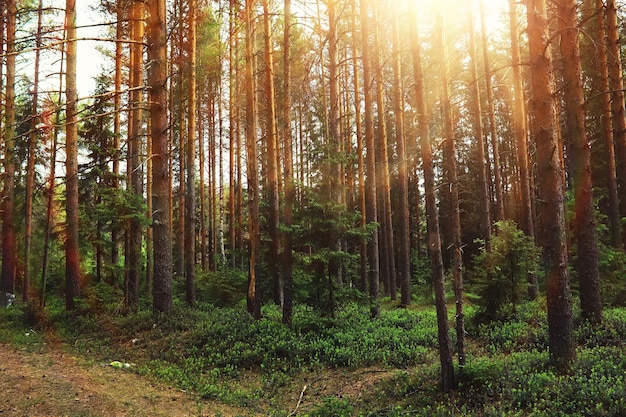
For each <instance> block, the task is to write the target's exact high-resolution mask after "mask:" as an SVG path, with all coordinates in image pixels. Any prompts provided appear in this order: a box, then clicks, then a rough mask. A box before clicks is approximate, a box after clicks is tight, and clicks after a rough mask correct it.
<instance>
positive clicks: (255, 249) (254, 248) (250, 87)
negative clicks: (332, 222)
mask: <svg viewBox="0 0 626 417" xmlns="http://www.w3.org/2000/svg"><path fill="white" fill-rule="evenodd" d="M253 5H254V0H246V6H245V7H246V10H245V21H246V22H245V24H246V76H245V80H246V81H245V85H246V148H247V168H248V170H247V171H248V211H249V212H248V233H249V244H248V245H249V247H248V249H249V270H248V296H247V303H248V312H249V313H250V314H252V315H253V316H254V318H255V319H257V320H258V319H260V318H261V299H260V294H259V280H258V274H257V268H258V265H259V255H260V247H259V245H260V233H261V232H260V227H259V177H258V173H257V144H256V125H257V120H256V97H255V82H254V55H253V46H254V20H253V19H254V16H253Z"/></svg>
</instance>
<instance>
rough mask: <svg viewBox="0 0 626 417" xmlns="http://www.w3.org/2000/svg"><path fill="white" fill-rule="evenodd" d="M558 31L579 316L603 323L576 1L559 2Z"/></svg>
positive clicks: (589, 146) (561, 0)
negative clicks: (570, 167) (573, 211)
mask: <svg viewBox="0 0 626 417" xmlns="http://www.w3.org/2000/svg"><path fill="white" fill-rule="evenodd" d="M556 5H557V8H558V13H557V15H558V17H559V19H558V21H559V30H560V33H561V55H562V57H563V81H564V84H565V88H564V103H565V134H566V135H567V137H568V138H569V139H570V141H571V143H572V154H571V158H572V159H573V164H572V165H573V172H574V177H573V178H574V181H573V183H574V184H573V185H574V196H575V205H574V207H575V208H576V217H575V219H574V227H575V229H574V237H575V239H576V242H577V254H578V264H577V265H576V267H577V271H578V279H579V285H580V308H581V310H582V316H583V317H585V318H586V319H588V320H589V321H591V322H592V323H599V322H600V321H602V297H601V293H600V291H601V290H600V276H599V272H598V244H597V238H596V222H595V218H594V215H595V212H594V205H593V204H594V203H593V186H592V182H591V145H590V144H589V142H588V140H587V130H586V126H585V123H586V122H585V97H584V92H583V84H582V64H581V60H580V46H579V41H578V38H579V30H578V26H577V17H576V16H577V14H576V13H577V7H576V2H575V0H559V1H557V2H556Z"/></svg>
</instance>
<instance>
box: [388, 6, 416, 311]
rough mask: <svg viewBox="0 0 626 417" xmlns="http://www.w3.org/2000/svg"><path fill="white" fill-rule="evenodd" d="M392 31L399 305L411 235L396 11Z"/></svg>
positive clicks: (405, 299)
mask: <svg viewBox="0 0 626 417" xmlns="http://www.w3.org/2000/svg"><path fill="white" fill-rule="evenodd" d="M392 19H393V21H392V31H393V37H392V39H393V45H392V47H393V74H394V82H393V97H394V99H393V102H394V109H393V112H394V115H395V127H396V151H397V154H398V155H397V159H398V189H399V190H398V200H399V205H398V234H399V236H398V242H399V245H398V265H397V270H398V280H399V284H400V303H401V304H402V305H404V306H408V305H409V304H411V246H410V244H411V236H410V221H409V217H410V214H409V170H408V157H407V152H406V139H405V137H404V86H403V80H402V70H401V59H400V54H401V50H402V45H401V44H400V27H399V20H400V15H399V11H397V12H396V13H394V15H393V17H392Z"/></svg>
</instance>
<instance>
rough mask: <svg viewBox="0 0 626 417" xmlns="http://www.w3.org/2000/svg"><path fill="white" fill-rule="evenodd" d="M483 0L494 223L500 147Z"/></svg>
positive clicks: (500, 214) (499, 207)
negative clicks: (494, 193)
mask: <svg viewBox="0 0 626 417" xmlns="http://www.w3.org/2000/svg"><path fill="white" fill-rule="evenodd" d="M483 1H484V0H479V4H480V27H481V32H482V45H483V48H482V49H483V65H484V67H485V83H486V90H487V104H488V109H487V111H488V114H489V129H490V135H491V151H492V152H493V177H494V188H495V192H496V196H495V197H496V198H495V199H496V201H495V203H496V212H495V215H494V218H495V220H496V221H498V220H504V196H503V193H502V175H501V171H500V169H501V167H500V145H499V141H498V129H497V126H496V111H495V106H494V100H493V86H492V83H491V64H490V62H489V45H488V43H489V42H488V41H489V40H488V38H487V23H486V21H485V10H484V6H483Z"/></svg>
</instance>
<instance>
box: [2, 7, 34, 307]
mask: <svg viewBox="0 0 626 417" xmlns="http://www.w3.org/2000/svg"><path fill="white" fill-rule="evenodd" d="M42 6H43V5H42V0H39V4H38V7H37V34H36V38H35V47H36V49H35V62H34V64H33V66H34V76H33V110H32V113H31V120H32V128H31V131H30V133H29V135H28V167H27V169H26V171H27V174H26V204H25V205H26V207H25V208H26V213H25V216H24V217H25V225H24V281H23V285H22V287H23V289H22V300H24V302H28V300H29V298H30V294H29V293H30V269H31V264H32V260H31V258H30V254H31V239H32V228H33V192H34V190H33V187H34V184H35V151H36V150H37V149H36V147H37V130H38V127H37V126H38V125H39V110H38V109H39V107H38V105H39V57H40V47H41V24H42V22H41V20H42V14H43V12H42ZM0 91H1V90H0Z"/></svg>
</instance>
